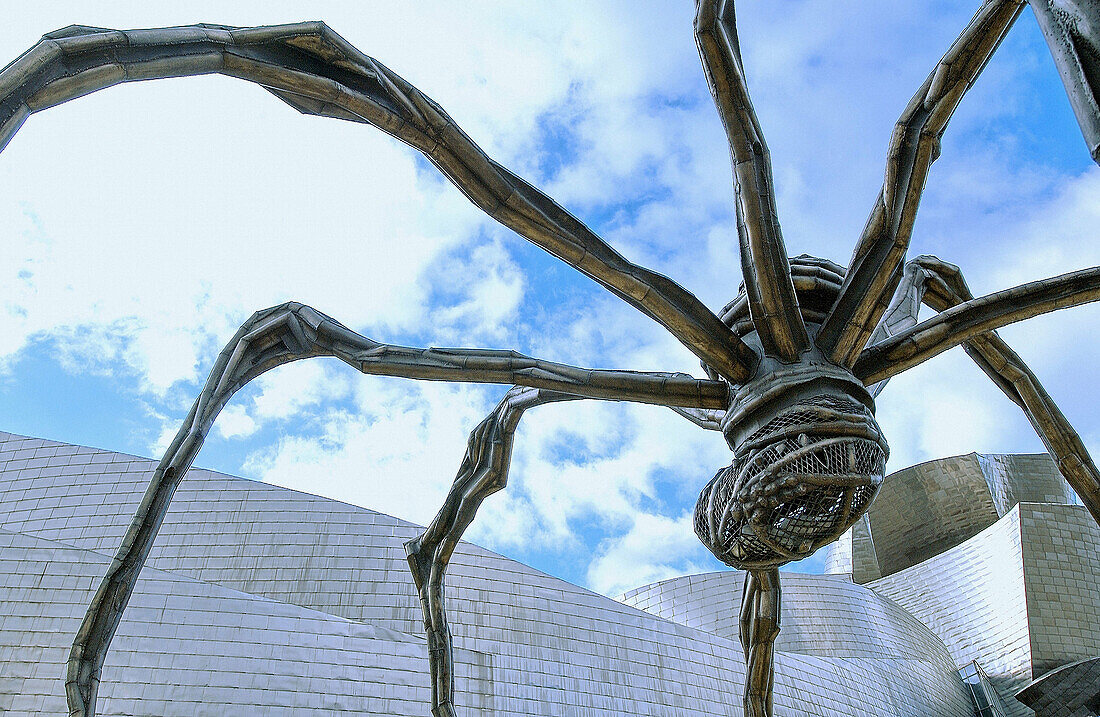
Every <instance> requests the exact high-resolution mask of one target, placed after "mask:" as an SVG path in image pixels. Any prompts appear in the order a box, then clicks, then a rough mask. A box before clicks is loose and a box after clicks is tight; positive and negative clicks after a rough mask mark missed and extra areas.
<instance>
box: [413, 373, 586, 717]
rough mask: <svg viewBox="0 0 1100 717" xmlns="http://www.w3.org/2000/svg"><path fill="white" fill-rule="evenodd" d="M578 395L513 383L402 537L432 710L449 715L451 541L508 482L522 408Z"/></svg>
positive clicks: (441, 715) (451, 686)
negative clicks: (442, 492) (446, 485)
mask: <svg viewBox="0 0 1100 717" xmlns="http://www.w3.org/2000/svg"><path fill="white" fill-rule="evenodd" d="M578 398H580V396H573V395H569V394H564V393H560V392H555V391H546V390H543V389H533V388H525V387H520V386H516V387H513V388H512V389H511V390H510V391H508V393H507V394H505V396H504V398H503V399H502V400H501V402H500V403H499V404H498V405H497V407H496V408H495V409H494V410H493V412H492V413H490V414H489V416H488V417H487V418H486V419H485V420H484V421H482V422H481V423H480V424H479V425H478V427H477V428H475V429H474V430H473V432H472V433H471V434H470V440H469V443H468V444H467V447H466V455H465V457H463V459H462V465H461V466H460V467H459V469H458V474H457V475H456V476H455V480H454V483H453V484H452V486H451V490H450V491H449V492H448V494H447V498H446V500H445V501H444V503H443V507H442V508H440V510H439V513H438V514H436V516H435V518H434V519H433V520H432V522H431V524H430V525H429V526H428V527H427V528H426V529H425V530H424V533H423V534H422V535H420V536H419V537H417V538H415V539H413V540H410V541H409V542H407V543H405V551H406V552H407V553H408V558H409V568H410V569H411V570H412V574H413V581H414V582H415V584H416V590H417V593H418V594H419V596H420V604H421V607H422V608H423V610H424V629H425V632H426V633H427V637H428V662H429V666H430V668H431V675H432V715H434V717H454V716H455V714H456V712H455V707H454V657H453V655H452V651H451V631H450V628H449V627H448V625H447V615H446V603H445V595H444V576H445V574H446V571H447V565H448V564H449V562H450V559H451V555H452V554H453V553H454V550H455V547H457V545H458V542H459V541H460V540H461V539H462V534H463V533H464V532H465V531H466V528H467V527H469V525H470V523H471V522H472V521H473V519H474V516H475V515H476V513H477V510H478V508H479V507H480V506H481V503H482V501H484V500H485V499H486V498H487V497H488V496H490V495H492V494H493V493H496V492H497V491H499V490H502V489H503V488H504V487H505V486H506V485H507V483H508V469H509V466H510V464H511V459H512V441H513V439H514V437H515V432H516V427H517V426H518V425H519V421H520V418H521V417H522V416H523V413H524V411H526V410H527V409H529V408H533V407H535V406H540V405H543V404H546V403H552V402H556V401H572V400H576V399H578Z"/></svg>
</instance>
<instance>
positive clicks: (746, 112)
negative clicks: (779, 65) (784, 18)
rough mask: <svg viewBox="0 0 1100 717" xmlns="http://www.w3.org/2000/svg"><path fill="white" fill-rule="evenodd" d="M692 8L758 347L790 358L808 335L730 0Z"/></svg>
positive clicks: (706, 0) (701, 1)
mask: <svg viewBox="0 0 1100 717" xmlns="http://www.w3.org/2000/svg"><path fill="white" fill-rule="evenodd" d="M695 10H696V15H695V42H696V44H697V45H698V46H699V56H700V57H701V58H702V60H703V69H704V70H705V71H706V76H707V84H709V85H710V91H711V94H712V95H713V96H714V103H715V105H716V106H717V107H718V114H719V115H720V116H721V118H722V125H723V126H724V127H725V128H726V137H727V139H728V140H729V145H730V154H731V155H732V158H733V180H734V187H735V189H736V193H737V235H738V239H739V242H740V245H741V270H742V274H744V277H745V293H746V294H747V295H748V300H749V313H750V315H751V316H752V321H753V325H754V326H755V327H756V329H757V333H758V335H759V336H760V342H761V344H762V345H763V348H764V353H766V354H767V355H769V356H773V357H775V358H778V359H780V360H782V361H786V362H788V363H789V362H792V361H796V360H798V357H799V355H800V354H802V353H803V352H804V351H806V350H807V349H809V348H810V339H809V336H808V335H807V334H806V325H805V324H804V323H803V321H802V314H801V313H800V312H799V308H798V297H797V295H796V294H795V290H794V284H793V283H792V281H791V266H790V263H789V261H788V260H787V249H786V247H785V246H784V245H783V234H782V232H781V231H780V229H779V217H778V214H777V213H776V209H775V186H774V182H773V180H772V166H771V157H770V155H769V153H768V146H767V144H765V142H764V134H763V132H762V131H761V129H760V121H759V120H758V119H757V118H756V112H755V111H753V108H752V102H751V101H750V99H749V91H748V85H747V84H746V82H745V70H744V67H743V65H742V63H741V48H740V46H739V43H738V40H737V23H736V20H735V18H734V2H733V0H696V3H695Z"/></svg>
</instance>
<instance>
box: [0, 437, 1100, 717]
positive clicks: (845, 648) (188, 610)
mask: <svg viewBox="0 0 1100 717" xmlns="http://www.w3.org/2000/svg"><path fill="white" fill-rule="evenodd" d="M154 466H155V461H151V460H149V459H145V458H136V457H133V456H128V455H122V454H118V453H112V452H108V451H102V450H97V449H94V448H86V447H81V446H73V445H68V444H64V443H58V442H55V441H48V440H43V439H38V438H28V437H24V436H18V435H13V434H9V433H0V576H2V577H0V715H12V716H13V717H14V716H16V715H42V714H67V708H66V705H65V696H64V695H65V687H64V672H65V660H66V658H67V656H68V652H69V648H70V646H71V643H72V639H73V634H74V633H75V631H76V629H77V626H78V625H79V622H80V620H81V618H82V617H83V614H84V611H85V609H86V606H87V604H88V602H89V600H90V598H91V595H92V593H93V591H94V590H95V588H96V587H97V585H98V583H99V580H100V578H101V576H102V575H103V573H104V572H105V570H106V567H107V565H108V564H109V562H110V560H111V556H113V555H114V553H115V550H116V549H117V548H118V545H119V544H120V542H121V539H122V535H123V532H124V531H125V529H126V527H127V526H128V525H129V522H130V519H131V516H132V514H133V511H134V508H135V507H136V505H137V504H138V502H139V501H140V499H141V496H142V494H143V492H144V490H145V487H146V484H147V482H148V479H149V476H150V474H151V473H152V471H153V468H154ZM419 532H420V529H419V528H418V527H417V526H415V525H413V524H411V523H407V522H405V521H402V520H398V519H397V518H392V517H390V516H387V515H383V514H380V513H376V512H374V511H371V510H368V509H365V508H360V507H357V506H352V505H347V504H345V503H340V502H338V501H334V500H329V499H326V498H320V497H317V496H313V495H308V494H305V493H299V492H296V491H293V490H288V489H285V488H279V487H276V486H272V485H268V484H265V483H259V482H256V481H251V480H244V479H240V478H234V477H231V476H226V475H222V474H219V473H214V472H211V471H205V470H199V469H194V470H192V471H191V472H190V474H189V475H188V476H187V478H186V479H185V480H184V481H183V483H182V485H181V486H180V488H179V490H178V492H177V494H176V497H175V499H174V501H173V504H172V509H171V511H170V512H169V514H168V517H167V518H166V520H165V522H164V525H163V527H162V529H161V532H160V536H159V538H158V540H157V545H156V547H154V549H153V552H152V555H151V556H150V559H149V562H148V563H147V566H146V567H145V569H144V570H143V572H142V576H141V579H140V581H139V582H138V586H137V590H136V591H135V593H134V596H133V598H132V599H131V601H130V605H129V607H128V609H127V611H126V614H125V616H124V618H123V620H122V623H121V625H120V627H119V629H118V633H117V635H116V637H115V640H114V642H113V645H112V648H111V651H110V653H109V655H108V657H107V661H106V664H105V667H104V671H103V682H102V685H101V687H100V690H99V700H98V710H97V713H98V714H99V715H103V716H107V715H181V716H184V715H186V716H187V717H195V716H201V715H216V716H218V717H222V716H225V715H285V716H286V717H290V716H292V715H293V716H294V717H298V716H306V715H317V716H318V717H319V716H320V715H330V714H334V713H341V714H361V715H386V716H389V715H394V716H396V715H401V716H405V715H408V716H410V717H413V716H415V717H425V716H426V715H427V714H428V710H429V704H430V686H429V678H428V662H427V656H426V647H425V640H424V638H423V632H422V629H421V620H422V616H421V609H420V603H419V600H418V598H417V595H416V591H415V589H414V588H413V585H412V580H411V578H410V576H409V572H408V567H407V565H406V562H405V554H404V549H403V547H402V544H403V543H404V541H406V540H408V539H410V538H412V537H415V536H416V535H417V534H419ZM828 550H829V553H828V556H827V562H828V573H829V574H827V575H802V574H795V573H785V574H784V577H783V613H782V632H781V633H780V636H779V638H778V640H777V643H776V647H777V651H778V652H777V656H776V685H775V713H776V715H790V716H794V715H820V716H822V717H825V716H830V717H833V716H836V715H869V716H882V717H888V716H889V717H897V716H899V715H900V716H903V717H909V716H913V717H925V716H930V717H937V716H941V715H942V716H943V717H948V716H950V717H971V716H972V715H981V717H987V716H993V715H995V716H998V717H1009V716H1016V715H1021V716H1022V715H1033V714H1038V715H1040V717H1086V716H1091V715H1097V714H1098V713H1100V528H1098V527H1097V525H1096V523H1095V522H1094V521H1093V519H1092V518H1091V516H1090V515H1089V514H1088V512H1087V511H1086V510H1085V508H1083V507H1082V506H1080V505H1077V504H1076V501H1075V497H1074V495H1073V493H1072V491H1071V490H1070V489H1069V487H1068V486H1067V485H1066V484H1065V482H1064V481H1063V480H1062V478H1061V476H1060V475H1059V474H1058V473H1057V471H1056V469H1055V467H1054V465H1053V463H1052V462H1051V461H1050V459H1049V458H1048V457H1047V456H1046V455H1045V454H1043V455H988V456H987V455H979V454H970V455H967V456H957V457H954V458H945V459H941V460H936V461H932V462H929V463H925V464H921V465H918V466H914V467H911V468H906V469H904V470H901V471H898V472H896V473H893V474H891V475H889V476H888V477H887V478H886V482H885V484H884V486H883V489H882V491H881V493H880V495H879V497H878V498H877V500H876V501H875V503H874V504H873V505H872V508H871V510H870V512H869V513H868V515H867V516H865V517H864V518H863V519H862V520H861V521H860V522H859V523H857V524H856V526H855V527H854V528H853V529H852V530H851V531H849V533H847V534H846V535H845V536H844V537H843V538H842V539H841V540H840V541H838V542H837V543H835V544H833V545H832V546H830V547H829V548H828ZM742 580H743V574H742V573H739V572H737V571H722V572H715V573H706V574H702V575H691V576H685V577H680V578H674V579H671V580H665V581H662V582H658V583H654V584H652V585H646V586H642V587H639V588H636V589H634V590H631V591H630V592H628V593H626V594H625V595H623V596H621V597H620V598H619V599H618V600H615V599H611V598H607V597H604V596H602V595H598V594H596V593H593V592H590V591H588V590H585V589H584V588H580V587H577V586H575V585H571V584H569V583H567V582H565V581H563V580H559V579H557V578H554V577H551V576H549V575H546V574H544V573H541V572H539V571H537V570H534V569H532V568H530V567H527V566H525V565H523V564H521V563H518V562H515V561H513V560H509V559H507V558H504V557H502V556H500V555H497V554H495V553H492V552H490V551H488V550H484V549H482V548H479V547H477V546H475V545H471V544H466V543H464V544H462V545H461V546H460V547H459V549H458V550H457V551H456V553H455V556H454V559H453V560H452V563H451V567H450V571H449V573H448V614H449V618H450V624H451V628H452V630H453V632H454V637H455V664H456V668H455V669H456V675H457V693H456V698H457V703H458V706H459V710H460V714H462V715H470V716H482V717H488V716H490V715H494V716H497V715H499V716H505V715H507V716H509V717H510V716H512V715H530V716H535V715H539V716H542V715H553V716H557V715H581V716H592V717H595V716H600V717H602V716H604V715H607V716H610V715H622V714H627V715H689V716H694V715H698V716H699V717H703V716H704V715H705V716H707V717H711V716H714V715H741V714H742V712H741V690H742V684H743V678H744V655H743V653H742V650H741V646H740V644H739V642H738V638H737V633H738V625H737V616H738V612H739V606H740V600H741V590H742Z"/></svg>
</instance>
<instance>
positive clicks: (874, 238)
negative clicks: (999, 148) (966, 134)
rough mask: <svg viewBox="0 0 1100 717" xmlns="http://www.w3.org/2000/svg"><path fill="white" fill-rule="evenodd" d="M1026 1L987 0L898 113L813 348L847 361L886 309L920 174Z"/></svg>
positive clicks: (905, 245)
mask: <svg viewBox="0 0 1100 717" xmlns="http://www.w3.org/2000/svg"><path fill="white" fill-rule="evenodd" d="M1023 3H1024V0H986V2H985V3H984V4H983V5H982V7H981V9H979V10H978V12H977V14H976V15H974V17H973V19H972V20H971V21H970V24H968V25H967V27H966V29H964V30H963V32H962V34H961V35H960V36H959V38H958V39H957V40H955V42H954V44H952V45H951V48H950V49H949V50H948V51H947V54H945V55H944V56H943V59H942V60H940V62H939V64H938V65H937V66H936V68H935V69H934V70H933V71H932V74H931V75H929V76H928V79H927V80H925V82H924V84H923V85H921V87H920V89H919V90H917V93H916V94H915V95H914V96H913V99H912V100H911V101H910V102H909V105H908V107H906V108H905V111H904V112H903V113H902V115H901V118H900V119H899V120H898V123H897V126H896V127H895V128H894V133H893V136H892V137H891V139H890V147H889V151H888V155H887V161H886V176H885V180H884V181H883V186H882V192H881V193H880V194H879V196H878V199H877V201H876V202H875V206H874V208H873V209H872V211H871V215H870V217H869V218H868V219H867V224H866V226H865V227H864V229H863V234H862V236H861V237H860V240H859V243H858V244H857V246H856V249H855V252H854V254H853V255H852V259H851V261H850V263H849V265H848V273H847V275H846V276H845V278H844V284H843V286H842V287H841V290H840V295H839V296H838V297H837V300H836V302H835V304H834V305H833V308H832V310H831V311H830V312H829V315H828V317H826V319H825V322H824V323H823V324H822V326H821V330H820V331H819V333H818V335H817V338H816V342H817V345H818V346H819V347H820V348H821V350H822V351H824V352H825V354H826V355H827V356H829V357H830V358H831V359H832V360H833V361H835V362H837V363H839V364H842V365H845V366H852V365H854V364H855V362H856V359H858V358H859V355H860V352H861V351H862V350H863V348H864V347H865V346H866V345H867V342H868V340H869V339H870V337H871V334H872V332H873V331H874V329H875V326H876V325H877V324H878V321H879V319H880V318H881V317H882V315H883V314H884V313H885V311H886V309H887V307H888V306H889V303H890V299H891V297H892V296H893V293H894V289H895V288H896V287H897V284H898V282H899V281H900V279H901V269H902V263H903V262H904V260H905V252H906V250H907V249H908V247H909V238H910V236H911V235H912V232H913V222H914V220H915V218H916V213H917V207H918V205H919V204H920V197H921V193H922V192H923V191H924V183H925V179H926V178H927V176H928V170H929V168H930V167H931V165H932V162H933V161H935V159H936V158H937V157H938V156H939V151H940V137H941V136H942V135H943V132H944V130H945V129H946V127H947V123H948V121H949V120H950V119H951V115H952V114H953V113H954V111H955V108H956V107H958V105H959V102H960V101H961V100H962V98H963V95H964V94H966V91H967V90H968V89H970V86H971V85H973V84H974V82H975V81H976V80H977V78H978V75H979V74H981V71H982V70H983V69H984V68H985V65H986V63H987V62H988V61H989V58H990V57H992V55H993V53H994V51H996V49H997V46H998V45H1000V43H1001V40H1002V39H1003V38H1004V36H1005V35H1006V34H1007V33H1008V30H1009V28H1011V27H1012V24H1013V23H1014V22H1015V20H1016V18H1017V17H1018V16H1019V14H1020V11H1021V10H1022V9H1023Z"/></svg>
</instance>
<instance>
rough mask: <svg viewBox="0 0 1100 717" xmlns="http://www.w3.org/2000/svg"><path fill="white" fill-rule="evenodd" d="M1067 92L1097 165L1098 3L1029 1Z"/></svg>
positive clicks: (1099, 89)
mask: <svg viewBox="0 0 1100 717" xmlns="http://www.w3.org/2000/svg"><path fill="white" fill-rule="evenodd" d="M1029 2H1030V3H1031V9H1032V10H1034V11H1035V18H1036V19H1037V20H1038V21H1039V27H1040V28H1041V29H1042V31H1043V36H1044V37H1046V41H1047V47H1049V48H1050V53H1051V54H1052V55H1053V56H1054V64H1055V65H1057V66H1058V74H1060V75H1061V76H1062V83H1063V84H1064V85H1065V87H1066V93H1067V94H1069V101H1070V104H1071V105H1073V113H1074V114H1075V115H1076V116H1077V123H1078V124H1079V125H1080V126H1081V133H1082V134H1083V135H1084V136H1085V143H1086V144H1087V145H1088V148H1089V154H1091V155H1092V158H1093V160H1094V161H1095V162H1096V163H1097V164H1100V97H1098V96H1097V95H1098V93H1100V5H1097V2H1096V0H1029Z"/></svg>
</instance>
